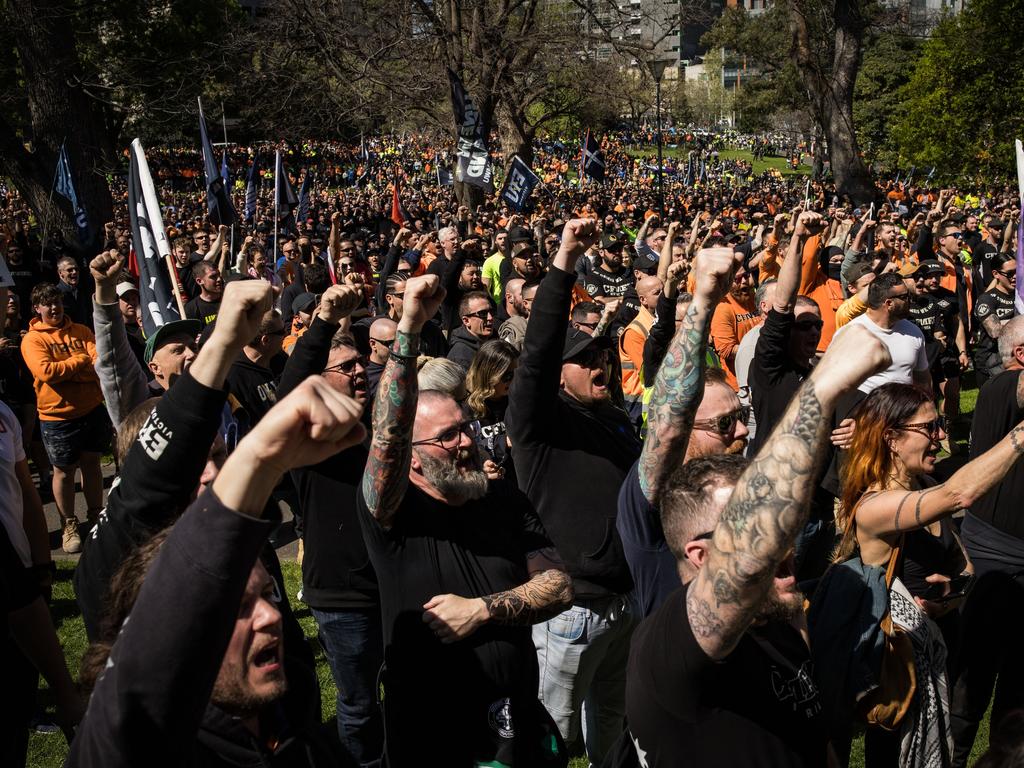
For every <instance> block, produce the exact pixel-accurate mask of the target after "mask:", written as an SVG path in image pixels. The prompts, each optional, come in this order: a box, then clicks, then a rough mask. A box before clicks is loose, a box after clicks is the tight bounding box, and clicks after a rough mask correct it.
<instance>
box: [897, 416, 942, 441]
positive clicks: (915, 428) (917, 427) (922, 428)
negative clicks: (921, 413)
mask: <svg viewBox="0 0 1024 768" xmlns="http://www.w3.org/2000/svg"><path fill="white" fill-rule="evenodd" d="M896 429H902V430H906V431H908V432H918V433H919V434H922V435H924V436H925V437H929V438H931V439H933V440H934V439H935V438H937V437H938V436H939V433H940V432H943V431H945V429H946V419H945V417H944V416H938V417H936V418H934V419H932V420H931V421H920V422H917V423H915V424H897V425H896Z"/></svg>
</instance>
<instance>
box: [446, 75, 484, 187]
mask: <svg viewBox="0 0 1024 768" xmlns="http://www.w3.org/2000/svg"><path fill="white" fill-rule="evenodd" d="M448 82H449V84H450V85H451V92H452V105H453V106H454V108H455V123H456V125H457V127H458V129H459V142H458V145H457V150H456V154H457V155H458V163H457V165H456V166H455V180H456V181H459V182H462V183H464V184H471V185H473V186H474V187H480V188H481V189H483V190H486V191H487V192H493V191H494V168H493V167H492V166H491V158H490V155H489V154H488V150H487V136H485V135H484V134H485V130H484V126H483V121H482V120H481V118H480V112H479V110H478V109H477V108H476V105H475V104H474V103H473V99H472V98H470V95H469V93H468V92H467V91H466V88H465V87H464V86H463V85H462V81H461V80H460V79H459V76H458V75H456V74H455V73H454V72H453V71H452V70H450V69H449V70H448Z"/></svg>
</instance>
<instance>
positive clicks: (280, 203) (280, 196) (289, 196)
mask: <svg viewBox="0 0 1024 768" xmlns="http://www.w3.org/2000/svg"><path fill="white" fill-rule="evenodd" d="M298 204H299V198H297V197H296V196H295V190H294V189H292V184H291V182H290V181H288V171H287V170H286V169H285V167H284V160H283V159H282V158H281V150H278V151H277V157H276V158H275V161H274V207H275V209H276V210H277V222H276V224H277V226H278V227H279V228H282V229H284V231H285V232H290V231H292V230H294V229H295V220H294V219H293V218H292V212H293V211H294V210H295V208H296V207H297V206H298Z"/></svg>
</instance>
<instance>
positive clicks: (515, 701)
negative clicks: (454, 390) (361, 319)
mask: <svg viewBox="0 0 1024 768" xmlns="http://www.w3.org/2000/svg"><path fill="white" fill-rule="evenodd" d="M444 296H445V291H444V289H443V288H441V287H440V284H439V280H438V278H437V277H436V276H434V275H428V276H424V277H419V278H410V279H409V280H408V281H407V282H406V285H405V296H404V301H403V311H402V316H401V319H400V320H399V321H398V329H397V331H396V334H395V343H394V346H393V347H392V350H391V354H390V355H389V357H388V362H387V365H386V366H385V368H384V373H383V374H382V376H381V380H380V386H379V388H378V392H377V398H376V401H375V402H374V405H373V436H372V439H371V442H370V455H369V458H368V460H367V462H366V471H365V473H364V475H363V480H362V485H361V488H360V493H359V497H358V500H357V505H358V507H359V516H360V524H361V526H362V529H363V535H364V537H365V539H366V548H367V550H368V551H369V554H370V562H371V563H372V564H373V567H374V570H376V572H377V582H378V589H379V591H380V601H381V613H382V615H383V628H384V665H385V669H384V674H383V678H382V680H383V690H384V722H385V730H386V734H387V736H386V743H385V749H386V755H387V761H388V764H389V765H390V766H392V768H402V767H403V766H407V765H422V764H423V762H424V761H427V762H431V763H436V764H443V765H452V766H463V765H465V766H469V765H477V764H483V765H498V764H505V765H522V766H527V765H530V766H533V765H537V766H544V765H549V764H556V761H557V760H558V759H559V758H561V759H562V760H564V755H562V754H560V750H559V749H558V746H559V745H558V739H557V731H556V730H555V727H554V723H551V722H550V720H548V719H547V718H546V717H545V716H544V710H543V708H541V707H540V706H539V704H538V702H537V684H538V682H537V674H538V673H537V657H536V653H535V650H534V647H533V642H532V640H531V635H530V625H532V624H535V623H537V622H541V621H544V620H546V619H548V618H550V617H551V616H554V615H557V614H558V613H560V612H561V611H562V610H564V609H565V607H566V606H568V605H569V603H570V602H571V601H572V584H571V582H570V580H569V577H568V576H567V575H566V573H565V571H564V569H563V566H562V565H561V560H560V558H559V556H558V553H557V551H556V550H555V549H554V547H553V546H552V545H551V542H550V540H549V539H548V537H547V534H546V533H545V531H544V527H543V526H542V525H541V523H540V520H539V519H538V517H537V514H536V512H535V511H534V509H533V505H532V504H530V502H529V500H528V499H527V498H526V496H524V495H523V494H522V493H521V492H520V491H519V490H518V489H516V488H515V487H514V486H511V485H509V484H507V483H505V482H504V481H494V482H489V481H488V480H487V477H486V475H484V473H483V471H482V468H481V467H482V464H481V458H480V455H479V453H478V451H477V448H476V445H477V444H476V441H475V440H474V434H475V431H474V430H475V422H473V421H471V420H470V419H469V417H468V416H467V414H466V412H465V411H464V410H463V409H462V407H461V406H460V405H459V404H458V403H457V402H456V401H455V400H454V399H452V398H451V397H450V396H449V395H447V394H442V393H441V392H437V391H425V392H423V393H418V392H417V383H416V357H417V354H418V352H419V343H420V331H421V329H422V328H423V326H424V324H425V323H427V322H428V321H429V320H430V318H431V317H433V316H434V314H435V313H436V312H437V310H438V307H440V305H441V303H442V302H443V301H444ZM562 764H563V765H564V762H563V763H562Z"/></svg>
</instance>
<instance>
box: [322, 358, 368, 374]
mask: <svg viewBox="0 0 1024 768" xmlns="http://www.w3.org/2000/svg"><path fill="white" fill-rule="evenodd" d="M357 365H359V366H362V367H363V368H365V367H366V358H365V357H363V356H362V355H359V356H358V357H353V358H352V359H351V360H345V361H344V362H341V363H338V364H337V365H332V366H331V367H330V368H324V371H323V372H324V373H331V372H334V373H341V374H344V375H345V376H351V375H352V374H353V373H354V372H355V370H356V366H357Z"/></svg>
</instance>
